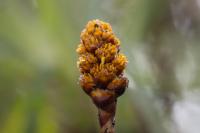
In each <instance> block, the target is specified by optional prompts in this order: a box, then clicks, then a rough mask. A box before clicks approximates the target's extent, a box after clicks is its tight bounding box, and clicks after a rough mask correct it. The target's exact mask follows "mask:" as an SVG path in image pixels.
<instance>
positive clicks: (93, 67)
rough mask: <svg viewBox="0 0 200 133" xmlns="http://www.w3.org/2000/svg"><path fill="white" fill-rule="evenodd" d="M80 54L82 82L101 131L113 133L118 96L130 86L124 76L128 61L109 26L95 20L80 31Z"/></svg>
mask: <svg viewBox="0 0 200 133" xmlns="http://www.w3.org/2000/svg"><path fill="white" fill-rule="evenodd" d="M77 53H78V54H79V60H78V62H77V65H78V68H79V71H80V73H81V75H80V79H79V82H80V85H81V87H82V89H83V90H84V91H85V92H86V93H87V94H88V95H89V96H90V97H91V98H92V100H93V102H94V104H95V105H96V106H97V107H98V109H99V122H100V126H101V132H102V133H103V132H104V133H114V124H113V123H114V117H115V110H116V101H117V97H119V96H121V95H122V94H123V93H124V91H125V89H126V88H127V86H128V79H127V78H126V77H124V76H123V71H124V69H125V67H126V64H127V59H126V56H124V55H123V54H121V53H120V41H119V39H118V38H117V37H116V36H115V35H114V33H113V31H112V28H111V26H110V25H109V24H108V23H105V22H103V21H100V20H92V21H89V22H88V24H87V25H86V27H85V29H84V30H83V31H82V32H81V41H80V44H79V46H78V48H77Z"/></svg>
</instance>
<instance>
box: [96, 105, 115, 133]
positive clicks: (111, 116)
mask: <svg viewBox="0 0 200 133" xmlns="http://www.w3.org/2000/svg"><path fill="white" fill-rule="evenodd" d="M116 104H117V101H115V102H113V103H111V104H109V105H107V106H106V107H104V108H99V109H98V111H99V123H100V127H101V130H100V133H115V111H116Z"/></svg>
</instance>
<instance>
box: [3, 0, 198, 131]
mask: <svg viewBox="0 0 200 133" xmlns="http://www.w3.org/2000/svg"><path fill="white" fill-rule="evenodd" d="M91 19H101V20H103V21H106V22H109V23H110V24H111V25H112V26H113V30H114V31H115V33H116V35H117V36H118V37H119V39H120V40H121V46H122V49H121V50H122V51H123V52H124V53H126V55H127V56H128V59H129V64H128V69H127V70H126V73H127V76H128V77H129V80H130V81H129V88H128V89H127V91H126V93H125V95H124V96H122V97H121V98H120V99H119V101H118V108H117V114H116V115H117V116H116V121H117V125H116V128H117V129H116V131H117V132H118V133H133V132H136V133H175V132H179V133H198V132H199V130H200V129H199V127H198V123H200V104H199V103H200V99H199V96H200V93H199V86H200V69H199V65H200V54H199V51H200V36H199V35H200V1H199V0H190V1H188V0H151V1H149V0H128V1H124V0H0V133H95V132H98V128H99V127H98V121H97V110H96V108H95V106H94V105H93V104H92V102H91V101H90V100H89V98H88V97H87V96H86V95H85V94H84V93H83V92H82V90H81V89H80V87H79V85H78V84H77V81H78V75H79V72H78V69H77V67H76V61H77V55H76V52H75V49H76V47H77V45H78V43H79V35H80V32H81V30H82V29H83V28H84V25H85V24H86V23H87V21H89V20H91ZM192 115H194V117H190V116H192Z"/></svg>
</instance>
